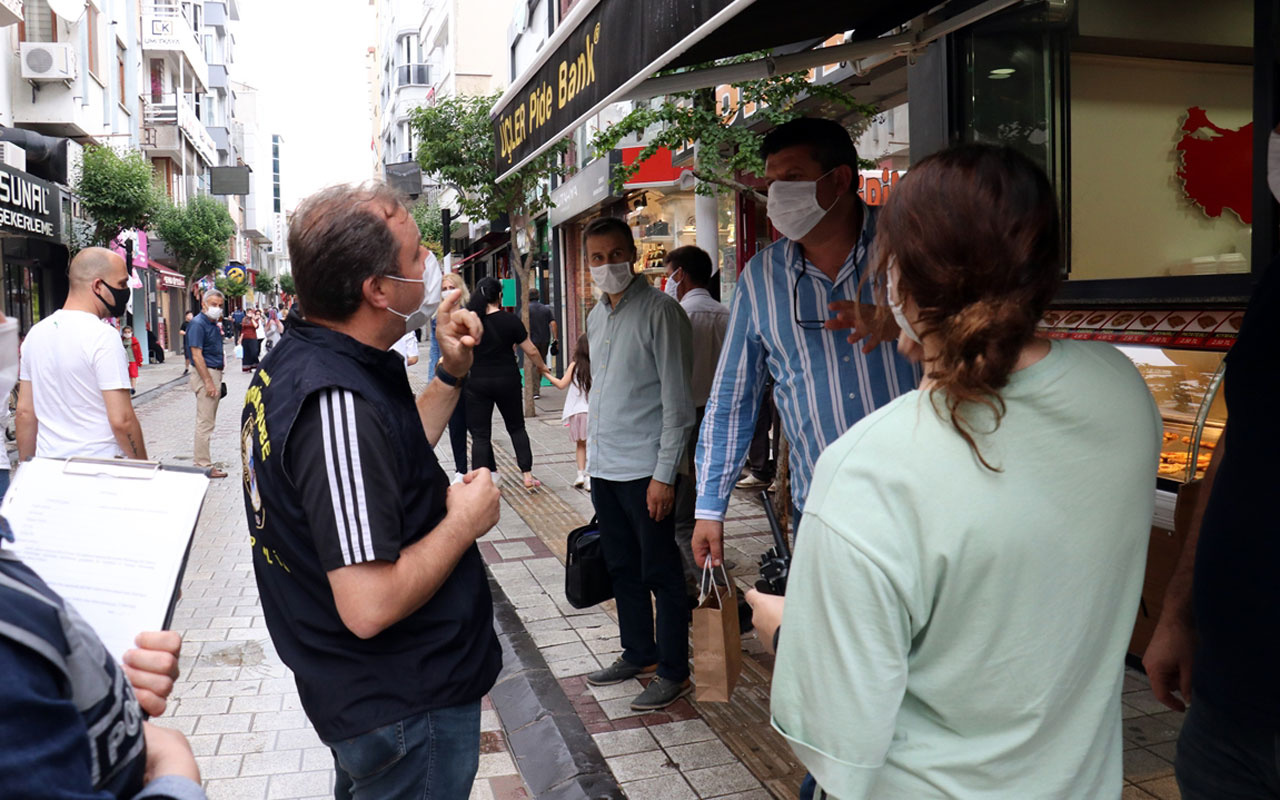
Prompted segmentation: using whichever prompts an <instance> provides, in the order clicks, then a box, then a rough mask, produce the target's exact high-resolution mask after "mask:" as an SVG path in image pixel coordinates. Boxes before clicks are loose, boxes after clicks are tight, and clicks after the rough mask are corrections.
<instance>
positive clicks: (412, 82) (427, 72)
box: [396, 64, 431, 88]
mask: <svg viewBox="0 0 1280 800" xmlns="http://www.w3.org/2000/svg"><path fill="white" fill-rule="evenodd" d="M430 85H431V68H430V67H429V66H428V65H426V64H404V65H402V66H399V67H396V87H397V88H398V87H400V86H430Z"/></svg>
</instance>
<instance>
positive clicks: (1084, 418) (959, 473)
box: [772, 341, 1161, 800]
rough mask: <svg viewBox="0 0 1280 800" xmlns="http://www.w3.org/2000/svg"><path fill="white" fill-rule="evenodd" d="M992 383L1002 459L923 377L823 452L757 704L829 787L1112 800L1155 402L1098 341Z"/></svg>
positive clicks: (1121, 359)
mask: <svg viewBox="0 0 1280 800" xmlns="http://www.w3.org/2000/svg"><path fill="white" fill-rule="evenodd" d="M1001 394H1002V396H1003V398H1004V402H1005V405H1006V412H1005V415H1004V417H1003V419H1002V420H1001V421H1000V425H999V427H998V428H997V429H995V430H994V432H991V433H988V434H985V435H982V436H979V437H977V442H978V444H979V446H980V448H981V451H982V454H983V456H984V457H985V458H986V459H987V461H988V462H989V463H991V464H993V465H994V466H996V467H998V468H1000V469H1001V471H1000V472H992V471H990V470H988V469H986V468H984V467H983V466H982V465H981V464H980V463H979V462H978V460H977V459H976V458H975V457H974V455H973V453H972V452H971V451H970V449H969V445H968V444H967V443H966V442H965V441H964V440H963V439H962V438H961V437H960V435H959V434H958V433H957V432H956V431H955V430H954V429H953V428H952V426H951V424H950V422H948V421H944V420H943V419H942V418H941V417H940V416H939V415H938V414H937V413H935V411H934V410H933V409H932V408H931V407H930V399H929V395H928V394H927V393H922V392H920V391H915V392H911V393H910V394H907V395H904V396H903V397H901V398H899V399H898V400H896V401H894V402H893V403H891V404H889V405H887V406H885V407H883V408H881V409H880V410H879V411H877V412H876V413H875V414H873V415H871V416H869V417H867V418H866V419H864V420H862V421H861V422H859V423H858V424H857V425H855V426H854V427H853V428H852V429H851V430H850V431H849V432H848V433H846V434H845V435H844V436H842V437H841V438H840V439H839V440H838V441H837V442H835V443H834V444H833V445H832V446H831V447H829V448H828V449H827V450H826V451H825V452H824V453H823V454H822V456H821V458H820V459H819V460H818V464H817V466H816V468H815V472H814V478H813V488H812V490H811V493H810V495H809V501H808V504H807V505H806V506H805V514H804V521H803V523H802V524H801V526H800V533H799V536H798V537H797V546H796V552H795V562H794V564H793V565H792V572H791V577H790V579H789V582H788V586H787V603H786V611H785V614H784V617H783V623H782V633H781V639H780V644H779V652H778V659H777V664H776V667H775V670H774V675H773V696H772V713H773V724H774V727H775V728H776V729H777V730H778V731H779V732H780V733H782V734H783V736H785V737H786V738H787V739H788V741H789V742H790V743H791V746H792V748H793V749H794V750H795V752H796V754H797V755H798V756H799V758H800V760H801V761H802V762H803V763H804V765H805V766H806V767H807V768H808V769H809V770H810V771H811V772H812V773H813V774H814V777H815V778H816V779H817V781H818V783H819V785H820V786H822V788H823V789H824V790H825V791H826V792H827V793H828V794H829V795H830V796H832V797H836V798H840V800H855V798H875V800H899V799H901V800H929V799H930V798H955V799H957V800H967V799H968V798H1020V799H1022V798H1055V800H1057V799H1059V798H1061V799H1063V800H1066V799H1068V798H1069V799H1073V800H1074V799H1075V798H1078V799H1079V800H1098V799H1099V798H1119V797H1120V793H1121V787H1122V784H1123V779H1122V766H1121V752H1122V749H1123V745H1122V739H1121V732H1120V690H1121V685H1122V681H1123V669H1124V654H1125V650H1126V647H1127V645H1128V642H1129V637H1130V633H1131V632H1132V630H1133V624H1134V616H1135V613H1136V611H1137V608H1138V597H1139V593H1140V592H1141V589H1142V580H1143V572H1144V569H1145V564H1146V551H1147V540H1148V537H1149V534H1150V525H1151V514H1152V507H1153V502H1154V488H1155V474H1156V465H1157V462H1158V458H1159V444H1160V431H1161V428H1160V419H1159V414H1158V413H1157V411H1156V408H1155V404H1154V402H1153V400H1152V397H1151V394H1150V392H1149V390H1148V389H1147V387H1146V385H1145V384H1144V383H1143V381H1142V378H1141V377H1140V376H1139V375H1138V372H1137V370H1136V369H1135V368H1134V366H1133V365H1132V364H1131V363H1130V362H1129V360H1128V359H1127V358H1126V357H1125V356H1124V355H1123V354H1122V353H1120V352H1119V351H1118V350H1116V349H1115V348H1114V347H1112V346H1110V345H1107V344H1100V343H1086V342H1077V341H1055V342H1053V345H1052V348H1051V350H1050V352H1049V354H1048V355H1047V356H1045V358H1044V359H1042V360H1041V361H1039V362H1037V363H1035V364H1033V365H1032V366H1030V367H1028V368H1026V369H1024V370H1021V371H1019V372H1016V373H1014V375H1013V376H1012V377H1011V379H1010V382H1009V385H1008V386H1007V387H1006V388H1005V389H1004V390H1003V391H1002V392H1001ZM939 405H940V404H939ZM986 420H987V421H986V424H985V427H984V428H983V430H985V431H990V430H991V425H990V415H987V416H986Z"/></svg>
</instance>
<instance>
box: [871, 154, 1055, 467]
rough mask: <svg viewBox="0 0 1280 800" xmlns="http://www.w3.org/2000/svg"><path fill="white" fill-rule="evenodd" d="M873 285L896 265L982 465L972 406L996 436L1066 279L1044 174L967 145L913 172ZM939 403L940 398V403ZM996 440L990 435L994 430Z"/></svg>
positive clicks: (1014, 158) (891, 209)
mask: <svg viewBox="0 0 1280 800" xmlns="http://www.w3.org/2000/svg"><path fill="white" fill-rule="evenodd" d="M876 247H877V251H876V259H875V264H874V267H873V269H872V272H871V275H870V276H869V278H870V279H872V280H875V281H876V284H877V292H878V295H879V298H878V299H879V302H880V305H884V302H885V292H884V280H883V278H884V275H885V272H886V270H887V268H888V265H889V263H890V262H891V261H892V262H894V263H895V264H896V265H897V269H898V272H897V284H896V289H897V292H898V294H899V295H900V296H901V297H909V298H910V299H911V300H912V301H913V302H914V303H915V305H916V307H917V308H918V309H919V322H918V323H917V327H918V328H919V330H917V331H916V333H917V334H918V335H919V336H920V337H921V338H925V337H926V336H933V337H935V340H936V342H937V345H938V348H939V349H938V353H937V355H936V357H934V358H932V359H930V360H928V361H927V362H926V364H925V368H926V371H927V375H928V377H929V379H930V380H932V381H933V382H934V388H933V389H932V390H931V397H932V399H933V400H934V406H935V408H937V401H938V400H942V401H943V406H944V407H945V411H946V414H947V416H948V417H949V418H950V421H951V424H952V426H953V427H954V428H955V429H956V431H957V432H958V433H959V434H960V436H962V437H963V438H964V440H965V441H966V442H967V443H968V444H969V447H970V448H972V450H973V453H974V455H975V456H976V457H977V458H978V460H979V461H981V462H982V465H983V466H984V467H986V468H987V469H990V470H992V471H997V472H998V471H999V470H998V468H997V467H995V466H993V465H992V464H991V463H989V462H988V461H987V459H986V458H985V457H984V456H983V455H982V452H981V450H980V449H979V447H978V445H977V442H976V441H975V440H974V434H975V433H979V431H978V430H977V429H976V428H975V427H974V420H973V411H974V410H975V408H974V407H975V405H978V406H986V407H987V408H989V409H991V411H992V412H993V413H994V415H995V425H996V426H997V427H998V426H999V424H1000V419H1001V417H1003V416H1004V412H1005V406H1004V401H1003V399H1002V398H1001V396H1000V390H1001V389H1003V388H1004V387H1005V386H1007V385H1008V383H1009V375H1010V374H1011V373H1012V372H1013V369H1014V367H1015V366H1016V365H1017V363H1018V358H1019V356H1020V354H1021V352H1022V349H1023V348H1024V347H1025V346H1026V345H1027V343H1028V342H1030V341H1031V339H1032V337H1033V336H1034V335H1035V327H1036V323H1037V321H1038V320H1039V319H1040V318H1041V317H1042V316H1043V315H1044V311H1045V309H1046V308H1047V307H1048V305H1049V301H1050V300H1051V299H1052V298H1053V295H1054V292H1055V291H1056V290H1057V286H1058V281H1059V279H1060V276H1061V272H1062V255H1061V244H1060V233H1059V227H1058V206H1057V200H1056V198H1055V197H1054V194H1053V188H1052V187H1051V186H1050V185H1049V180H1048V178H1046V177H1045V174H1044V172H1043V171H1042V170H1041V169H1040V168H1039V167H1038V166H1036V165H1035V164H1034V163H1033V162H1032V161H1031V160H1030V159H1029V158H1027V157H1026V156H1024V155H1022V154H1021V153H1018V152H1017V151H1015V150H1013V149H1012V148H1008V147H997V146H993V145H978V144H970V145H961V146H958V147H953V148H951V149H948V150H944V151H942V152H940V153H935V154H934V155H932V156H929V157H928V158H926V159H924V160H923V161H921V162H920V163H919V164H918V165H916V166H914V167H912V169H911V171H910V172H909V173H908V174H907V176H906V177H905V178H904V179H903V180H902V181H901V182H900V183H899V184H898V186H897V188H896V189H895V190H894V192H893V194H892V195H891V197H890V199H889V202H888V204H886V206H885V208H884V210H883V212H882V213H881V215H880V219H879V221H878V223H877V230H876ZM939 393H940V394H941V397H940V396H939ZM989 432H990V431H987V433H989Z"/></svg>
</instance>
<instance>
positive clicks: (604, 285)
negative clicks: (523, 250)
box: [583, 217, 693, 711]
mask: <svg viewBox="0 0 1280 800" xmlns="http://www.w3.org/2000/svg"><path fill="white" fill-rule="evenodd" d="M583 243H584V247H585V249H586V260H587V263H588V264H589V265H590V267H591V281H592V283H594V284H595V287H596V289H598V290H599V291H600V302H599V303H597V304H596V306H595V308H593V309H591V313H590V314H589V315H588V316H587V336H588V338H589V340H590V343H591V355H592V359H593V362H592V366H593V367H594V369H593V370H592V376H591V378H592V380H591V404H590V408H589V410H588V414H587V473H588V474H589V475H590V476H591V502H592V503H593V504H594V505H595V507H596V513H597V515H598V517H599V521H600V543H601V546H602V547H603V550H604V557H605V562H606V564H607V565H608V569H609V576H610V578H612V580H613V590H614V595H615V598H616V600H617V604H618V627H619V629H620V631H621V638H622V655H621V656H620V657H619V658H618V659H617V660H616V661H614V662H613V663H612V664H610V665H609V666H608V667H605V668H604V669H601V670H598V671H596V672H592V673H591V674H589V675H588V676H587V682H588V683H590V684H592V685H593V686H607V685H610V684H615V683H622V682H623V681H628V680H631V679H632V678H636V677H639V676H642V675H654V674H655V673H656V676H655V677H654V678H653V680H652V681H650V682H649V685H648V686H647V687H645V690H644V691H643V692H642V693H641V694H639V695H638V696H637V697H635V698H634V699H633V700H632V701H631V708H632V709H633V710H636V711H652V710H656V709H660V708H665V707H667V706H668V705H670V704H672V703H674V702H675V701H676V700H678V699H680V698H681V697H684V696H685V695H686V694H688V693H689V691H690V689H691V685H690V683H689V622H688V607H687V604H686V600H685V591H684V567H683V566H682V565H681V561H680V549H679V548H678V547H676V541H675V529H674V526H673V517H672V514H671V512H672V506H673V505H674V504H675V483H676V474H677V471H678V470H679V467H680V460H681V458H683V457H684V455H685V449H686V447H687V446H688V443H689V434H690V431H691V430H692V428H693V397H692V396H691V395H690V390H689V387H690V384H691V383H692V381H691V378H690V375H691V372H692V366H693V342H692V338H693V329H692V327H691V326H690V324H689V317H688V316H687V315H686V314H685V313H684V310H683V309H681V308H680V304H679V303H677V302H676V301H675V300H674V299H672V298H670V297H668V296H667V295H666V294H664V293H662V292H661V291H659V290H657V289H655V288H653V287H652V286H650V285H649V282H648V281H647V280H645V279H644V278H643V277H641V276H640V275H637V274H636V272H635V261H636V257H637V253H636V246H635V239H634V238H633V237H632V235H631V228H629V227H627V223H626V222H624V221H623V220H621V219H618V218H616V217H601V218H600V219H597V220H595V221H593V222H592V223H591V224H589V225H588V226H587V228H586V230H585V231H583ZM655 605H656V607H657V627H656V635H655V626H654V607H655Z"/></svg>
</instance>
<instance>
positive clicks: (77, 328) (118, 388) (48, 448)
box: [15, 247, 147, 461]
mask: <svg viewBox="0 0 1280 800" xmlns="http://www.w3.org/2000/svg"><path fill="white" fill-rule="evenodd" d="M68 278H69V280H70V289H69V291H68V292H67V302H66V303H64V304H63V306H62V308H61V309H59V310H58V311H55V312H54V313H53V314H50V315H49V316H48V317H46V318H44V319H42V320H40V321H39V322H37V323H36V324H35V325H34V326H33V327H32V328H31V330H30V331H29V332H28V333H27V336H26V339H25V340H24V341H23V343H22V357H21V363H20V372H19V376H20V382H19V384H18V408H17V415H16V419H15V424H16V427H17V439H18V459H19V460H20V461H25V460H26V459H28V458H31V457H33V456H40V457H42V458H71V457H73V456H83V457H86V458H118V457H122V456H123V457H125V458H137V459H145V458H146V457H147V447H146V445H145V444H144V443H143V440H142V426H141V425H140V424H139V423H138V417H137V415H136V414H135V413H134V411H133V403H132V401H130V399H129V389H130V381H129V366H128V361H127V360H126V359H125V354H124V348H123V347H121V338H120V334H119V333H117V332H116V330H115V329H114V328H112V327H111V326H110V325H107V324H106V323H105V322H104V320H105V319H107V318H108V317H119V316H122V315H123V314H124V312H125V306H126V305H127V304H128V302H129V294H130V290H129V285H128V284H129V272H128V270H127V269H126V268H125V263H124V259H123V258H121V257H120V256H119V255H116V254H115V253H113V252H111V251H110V250H107V249H105V248H101V247H88V248H85V249H84V250H81V251H80V252H79V253H76V256H75V258H73V259H71V264H70V267H69V268H68Z"/></svg>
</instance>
